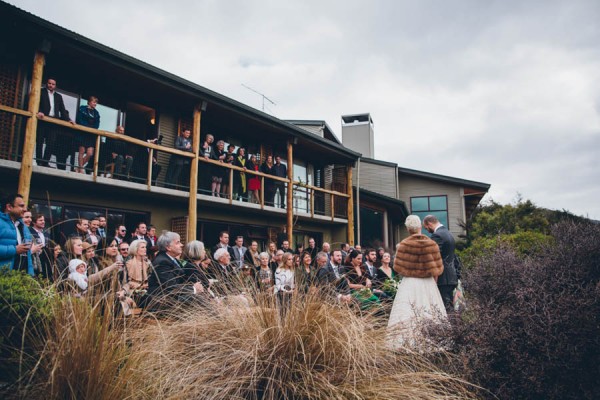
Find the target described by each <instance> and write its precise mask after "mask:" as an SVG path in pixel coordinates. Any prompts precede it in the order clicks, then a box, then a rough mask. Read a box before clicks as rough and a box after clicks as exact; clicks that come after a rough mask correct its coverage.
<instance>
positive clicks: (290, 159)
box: [286, 140, 294, 245]
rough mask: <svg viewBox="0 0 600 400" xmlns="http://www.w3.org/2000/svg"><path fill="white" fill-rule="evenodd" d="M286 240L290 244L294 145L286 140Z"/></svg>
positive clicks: (292, 208) (292, 209)
mask: <svg viewBox="0 0 600 400" xmlns="http://www.w3.org/2000/svg"><path fill="white" fill-rule="evenodd" d="M287 178H288V183H287V192H286V197H287V199H286V201H287V206H286V207H287V209H286V210H287V225H286V230H287V240H288V242H290V245H291V244H292V238H293V229H294V185H293V184H292V182H293V180H294V145H293V144H292V142H291V141H289V140H288V142H287Z"/></svg>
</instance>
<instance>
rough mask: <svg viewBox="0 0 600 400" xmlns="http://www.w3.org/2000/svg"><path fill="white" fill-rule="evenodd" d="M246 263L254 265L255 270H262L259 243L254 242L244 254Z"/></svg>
mask: <svg viewBox="0 0 600 400" xmlns="http://www.w3.org/2000/svg"><path fill="white" fill-rule="evenodd" d="M244 263H245V264H250V265H253V266H254V268H255V269H258V268H260V257H259V253H258V242H257V241H256V240H253V241H252V243H250V247H248V251H246V253H245V254H244Z"/></svg>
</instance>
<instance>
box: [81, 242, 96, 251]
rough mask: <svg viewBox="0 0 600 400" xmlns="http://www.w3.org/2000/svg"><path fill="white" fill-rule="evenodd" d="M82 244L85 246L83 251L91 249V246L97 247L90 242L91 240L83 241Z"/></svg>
mask: <svg viewBox="0 0 600 400" xmlns="http://www.w3.org/2000/svg"><path fill="white" fill-rule="evenodd" d="M81 246H82V247H83V251H86V250H87V249H89V248H90V247H96V246H94V245H93V244H91V243H89V242H83V243H82V244H81Z"/></svg>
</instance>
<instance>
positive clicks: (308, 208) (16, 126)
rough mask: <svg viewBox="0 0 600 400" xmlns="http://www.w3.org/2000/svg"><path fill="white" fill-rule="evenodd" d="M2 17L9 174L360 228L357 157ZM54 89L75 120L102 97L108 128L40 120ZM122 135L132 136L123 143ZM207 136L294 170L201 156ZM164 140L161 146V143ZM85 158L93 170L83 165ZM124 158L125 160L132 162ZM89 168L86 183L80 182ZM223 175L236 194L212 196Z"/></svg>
mask: <svg viewBox="0 0 600 400" xmlns="http://www.w3.org/2000/svg"><path fill="white" fill-rule="evenodd" d="M1 8H2V11H3V13H2V17H0V20H1V21H2V24H0V33H2V34H3V35H2V37H3V39H1V42H2V47H3V51H2V52H0V86H1V87H2V91H0V166H2V167H4V168H10V169H14V170H21V184H23V176H25V177H26V175H27V169H28V168H29V169H30V172H29V177H30V178H31V174H32V173H33V174H36V175H38V174H39V175H43V176H48V177H54V178H55V179H60V180H63V179H64V180H69V181H82V182H90V183H93V184H97V185H103V186H109V187H121V188H124V189H126V190H132V191H144V192H147V193H156V194H160V195H168V196H178V197H182V198H186V197H189V198H191V199H193V200H194V203H195V204H197V205H198V206H201V205H202V204H209V205H210V206H211V207H221V208H227V207H236V208H241V209H244V208H246V209H250V210H257V211H259V212H264V213H265V214H272V215H279V214H281V215H282V216H283V215H286V214H290V212H291V213H292V214H293V215H294V216H296V217H299V218H306V219H311V220H322V221H331V222H333V223H349V215H348V213H349V212H348V210H349V209H351V202H349V199H351V196H352V191H351V190H348V189H349V186H351V185H348V182H351V180H350V181H349V180H348V178H349V174H351V166H352V165H353V164H354V162H355V161H356V159H357V158H358V157H359V154H358V153H355V152H353V151H351V150H348V149H346V148H344V147H343V146H341V145H339V144H338V143H335V142H332V141H330V140H327V139H324V138H322V137H319V136H318V135H315V134H313V133H310V132H308V131H305V130H303V129H300V128H298V127H296V126H294V125H292V124H290V123H287V122H284V121H282V120H279V119H277V118H274V117H272V116H270V115H268V114H265V113H263V112H260V111H258V110H255V109H253V108H250V107H248V106H246V105H244V104H241V103H239V102H236V101H234V100H232V99H229V98H226V97H225V96H222V95H220V94H218V93H215V92H213V91H210V90H208V89H206V88H203V87H201V86H198V85H196V84H194V83H191V82H189V81H186V80H184V79H182V78H179V77H177V76H174V75H172V74H169V73H167V72H165V71H161V70H159V69H157V68H155V67H153V66H150V65H148V64H145V63H143V62H141V61H138V60H135V59H133V58H131V57H129V56H127V55H125V54H122V53H119V52H117V51H115V50H113V49H110V48H108V47H106V46H103V45H101V44H99V43H96V42H93V41H91V40H89V39H87V38H84V37H82V36H79V35H76V34H74V33H73V32H69V31H67V30H65V29H63V28H61V27H58V26H56V25H53V24H51V23H48V22H47V21H43V20H40V19H39V18H36V17H34V16H32V15H30V14H27V13H24V12H22V11H20V10H18V9H16V8H14V7H12V6H8V5H5V4H2V5H1ZM17 37H18V40H9V39H8V38H17ZM32 57H33V58H34V61H33V63H32ZM48 78H53V79H55V80H56V82H57V86H58V90H57V91H58V92H59V93H60V94H61V95H62V97H63V99H64V103H65V108H66V109H67V111H68V113H69V116H70V119H72V120H76V116H77V113H78V111H79V109H80V107H82V106H84V107H85V105H86V104H87V102H86V101H87V99H88V97H89V96H91V95H93V96H96V97H98V98H99V105H98V106H97V110H98V112H99V114H100V117H101V118H100V126H99V127H98V129H94V128H89V127H85V126H83V125H81V124H75V125H73V124H71V123H69V122H68V121H62V120H60V119H55V118H48V117H45V118H43V119H40V118H38V117H37V111H38V107H39V98H40V95H41V93H40V91H41V88H42V87H43V84H44V83H46V81H47V79H48ZM118 126H123V127H124V129H125V134H117V133H115V131H116V129H117V127H118ZM34 127H35V128H34ZM188 129H189V130H190V131H191V141H192V146H191V149H190V150H191V151H179V150H176V149H175V148H174V147H175V141H176V138H177V137H178V136H179V135H181V134H182V132H184V131H185V130H188ZM208 134H210V135H212V136H214V138H215V142H216V141H218V140H223V141H224V143H225V149H227V146H228V145H230V144H231V145H233V146H234V149H235V150H236V151H237V150H238V149H239V148H240V147H244V148H245V149H246V154H247V155H254V156H255V157H256V159H257V162H258V163H259V164H262V163H263V162H264V160H265V159H266V158H267V156H268V155H279V156H281V159H282V163H283V164H286V165H287V166H288V167H290V166H291V167H292V168H289V169H291V170H292V171H291V173H289V174H288V175H287V176H285V177H281V178H278V177H274V176H272V175H268V174H263V173H261V172H256V171H252V170H244V169H243V168H241V167H237V166H234V165H231V164H227V163H223V162H219V161H214V160H207V159H205V158H204V157H203V156H202V150H201V147H202V144H203V142H204V141H205V139H206V137H207V135H208ZM158 138H162V141H161V144H157V143H155V142H153V140H155V139H158ZM80 148H83V149H84V150H85V151H84V152H83V153H85V154H90V155H91V156H90V157H89V159H88V158H87V157H86V156H84V157H82V154H81V155H80V152H79V149H80ZM115 149H118V151H116V153H115ZM113 153H115V154H117V153H123V154H120V155H123V156H124V159H123V162H121V160H120V159H119V158H113ZM127 156H130V157H131V160H132V161H131V162H130V164H131V165H130V167H131V168H130V169H129V168H128V162H129V161H128V159H129V157H127ZM80 164H83V165H80ZM81 167H83V170H87V173H79V172H78V170H80V169H82V168H81ZM179 167H181V168H179ZM174 170H175V171H174ZM178 170H179V172H178V173H177V171H178ZM23 171H25V172H23ZM242 174H243V176H245V178H246V184H247V185H248V183H249V181H250V179H251V178H253V177H256V178H258V181H259V187H260V189H259V192H258V198H259V201H258V202H257V203H251V202H249V201H242V200H243V199H240V196H239V192H240V190H238V189H237V186H238V183H239V182H240V180H241V179H240V177H241V176H242ZM213 175H215V176H219V177H222V178H223V180H224V181H228V182H229V181H232V182H234V185H228V187H227V188H226V190H222V191H221V193H220V197H216V196H213V195H212V190H211V189H212V188H211V181H212V176H213ZM277 184H280V185H282V187H283V189H284V190H283V191H282V193H281V195H280V194H279V193H280V192H279V191H276V194H275V195H274V196H271V195H270V190H269V188H272V187H273V186H278V185H277ZM280 187H281V186H280ZM289 188H291V189H292V191H291V197H288V196H289V195H288V189H289ZM265 189H267V191H266V192H265ZM282 195H283V196H285V198H282ZM288 198H290V200H291V206H290V207H288V206H287V205H288V203H290V201H288ZM196 202H197V203H196ZM282 203H285V205H286V208H285V209H282V208H281V207H280V206H281V205H282ZM290 209H291V210H290ZM350 212H352V211H350Z"/></svg>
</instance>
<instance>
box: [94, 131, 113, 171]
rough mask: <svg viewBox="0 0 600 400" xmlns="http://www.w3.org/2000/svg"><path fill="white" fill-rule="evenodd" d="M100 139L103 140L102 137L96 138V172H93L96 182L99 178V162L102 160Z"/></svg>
mask: <svg viewBox="0 0 600 400" xmlns="http://www.w3.org/2000/svg"><path fill="white" fill-rule="evenodd" d="M100 139H102V137H101V136H100V135H98V136H96V148H95V149H94V171H93V177H94V182H96V180H97V178H98V161H99V159H100ZM115 162H116V160H115Z"/></svg>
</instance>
